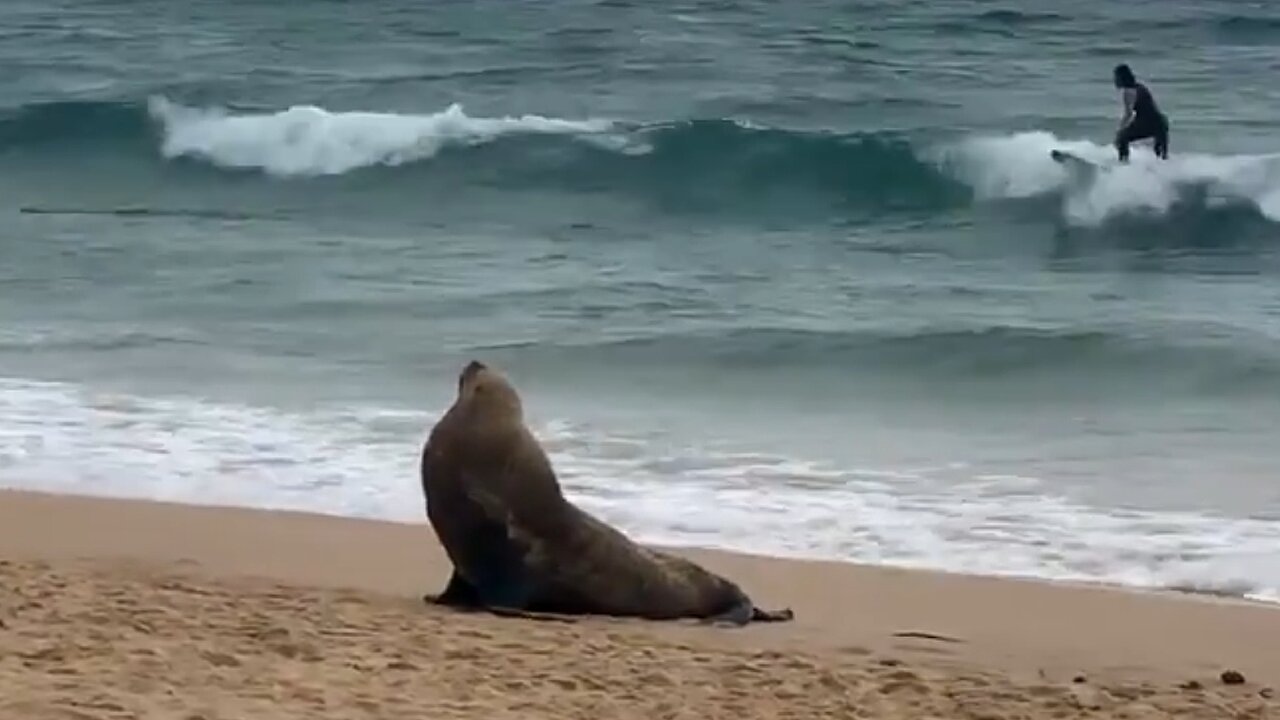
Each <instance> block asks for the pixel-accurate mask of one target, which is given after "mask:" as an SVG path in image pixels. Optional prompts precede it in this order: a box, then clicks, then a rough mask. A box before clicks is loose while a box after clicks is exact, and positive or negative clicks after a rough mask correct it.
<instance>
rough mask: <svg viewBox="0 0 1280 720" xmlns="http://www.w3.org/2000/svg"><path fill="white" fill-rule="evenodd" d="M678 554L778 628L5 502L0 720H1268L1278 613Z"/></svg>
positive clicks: (290, 528) (406, 533)
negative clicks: (471, 582) (739, 588)
mask: <svg viewBox="0 0 1280 720" xmlns="http://www.w3.org/2000/svg"><path fill="white" fill-rule="evenodd" d="M681 552H685V553H687V554H689V555H691V556H693V557H695V558H696V559H698V560H700V561H702V562H704V563H706V564H707V565H708V566H709V567H711V568H712V569H715V570H717V571H719V572H722V573H725V574H727V575H728V576H730V577H732V578H734V579H735V580H738V581H739V582H741V583H742V584H743V585H744V587H746V588H747V589H748V591H749V592H751V593H752V595H753V596H755V597H756V598H757V600H758V602H760V603H761V604H762V605H765V606H770V607H772V606H777V605H790V606H791V607H793V608H794V609H795V611H796V620H795V622H793V623H782V624H771V625H760V626H749V627H747V628H743V629H715V628H706V627H695V626H691V625H688V624H683V623H647V622H638V621H609V620H603V619H599V620H597V619H591V620H579V621H578V622H574V623H567V624H566V623H541V622H535V621H528V620H516V619H509V618H497V617H493V616H489V615H484V614H461V613H456V612H451V611H446V610H443V609H439V608H434V607H427V606H424V605H423V604H422V603H421V601H420V600H419V598H420V596H421V595H422V593H424V592H434V591H436V590H438V589H439V588H440V587H441V586H442V583H443V582H444V579H445V578H446V576H447V572H448V564H447V562H446V561H445V559H444V556H443V553H442V552H441V551H440V549H439V547H438V546H437V545H436V544H435V541H434V537H433V535H432V533H431V531H430V529H429V527H428V526H427V525H426V524H425V523H411V524H396V523H385V522H376V521H367V520H353V519H344V518H334V517H326V516H317V515H305V514H299V513H283V512H268V511H255V510H247V509H234V508H211V507H191V506H182V505H171V504H163V503H153V502H143V501H131V500H110V499H92V498H84V497H71V496H58V495H43V494H34V493H25V492H0V717H4V718H8V717H14V718H19V717H21V718H30V719H31V720H36V719H38V718H72V717H76V718H88V717H93V718H98V717H102V718H107V717H110V718H162V717H163V718H172V717H185V718H196V717H201V718H205V720H220V719H224V718H225V719H227V720H230V719H231V718H256V719H263V720H275V719H276V718H308V720H315V719H317V718H343V719H344V720H347V719H350V718H366V717H367V718H402V717H403V718H415V719H418V718H432V719H433V720H436V719H442V718H486V719H488V718H523V719H529V718H558V719H559V718H584V719H586V718H592V719H599V720H611V719H613V718H718V717H734V718H736V719H738V720H743V719H750V718H784V717H786V718H808V717H862V718H868V717H871V718H875V717H881V718H926V717H938V718H941V717H946V718H976V717H988V718H999V717H1031V718H1038V717H1044V718H1050V717H1077V716H1082V715H1088V714H1094V715H1096V716H1099V717H1134V718H1142V717H1188V718H1210V717H1213V718H1217V717H1223V718H1226V717H1256V718H1266V717H1280V702H1277V700H1276V699H1275V698H1274V695H1273V692H1272V691H1271V688H1273V687H1280V643H1277V642H1275V641H1274V638H1277V637H1280V609H1277V608H1275V607H1272V606H1267V605H1261V604H1253V603H1248V602H1243V601H1234V600H1223V599H1215V598H1205V597H1197V596H1189V595H1180V594H1176V593H1140V592H1132V591H1122V590H1112V589H1105V588H1094V587H1080V586H1073V585H1059V584H1048V583H1039V582H1031V581H1022V580H1013V579H995V578H974V577H968V576H962V575H949V574H941V573H931V572H923V571H909V570H894V569H884V568H875V567H865V566H858V565H849V564H842V563H829V562H806V561H796V560H779V559H771V558H761V557H753V556H748V555H741V554H733V553H724V552H711V551H701V550H682V551H681ZM1228 670H1231V671H1237V672H1239V673H1240V674H1241V676H1242V677H1243V680H1244V682H1242V683H1239V684H1228V683H1225V682H1224V681H1223V679H1222V674H1223V672H1224V671H1228ZM1231 679H1232V680H1234V679H1235V678H1231Z"/></svg>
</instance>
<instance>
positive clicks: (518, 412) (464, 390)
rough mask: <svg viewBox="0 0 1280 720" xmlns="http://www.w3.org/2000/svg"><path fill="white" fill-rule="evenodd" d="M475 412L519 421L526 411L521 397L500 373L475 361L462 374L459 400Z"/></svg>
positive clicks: (459, 385)
mask: <svg viewBox="0 0 1280 720" xmlns="http://www.w3.org/2000/svg"><path fill="white" fill-rule="evenodd" d="M457 403H458V404H459V405H464V406H466V407H467V409H468V410H469V411H470V412H472V413H477V414H479V415H481V416H484V417H488V418H494V419H497V418H506V419H509V420H516V421H519V420H520V419H521V418H522V417H523V415H524V410H523V407H522V405H521V402H520V394H519V393H517V392H516V389H515V388H514V387H512V385H511V383H510V382H508V381H507V379H506V378H505V377H503V376H502V374H501V373H499V372H498V371H496V370H493V369H492V368H490V367H489V366H488V365H485V364H484V363H482V362H480V361H479V360H472V361H471V362H469V363H467V366H466V367H464V368H463V369H462V372H461V373H460V374H459V375H458V400H457Z"/></svg>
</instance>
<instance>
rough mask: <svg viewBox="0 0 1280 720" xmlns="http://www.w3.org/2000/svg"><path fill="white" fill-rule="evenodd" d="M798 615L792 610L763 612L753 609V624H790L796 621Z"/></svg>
mask: <svg viewBox="0 0 1280 720" xmlns="http://www.w3.org/2000/svg"><path fill="white" fill-rule="evenodd" d="M795 617H796V614H795V613H794V612H792V611H791V608H789V607H788V608H782V609H781V610H761V609H760V608H758V607H752V608H751V620H752V622H788V621H790V620H794V619H795Z"/></svg>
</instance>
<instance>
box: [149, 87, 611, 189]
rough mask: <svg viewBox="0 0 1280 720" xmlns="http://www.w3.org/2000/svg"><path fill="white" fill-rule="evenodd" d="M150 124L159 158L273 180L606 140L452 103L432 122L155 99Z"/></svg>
mask: <svg viewBox="0 0 1280 720" xmlns="http://www.w3.org/2000/svg"><path fill="white" fill-rule="evenodd" d="M149 109H150V112H151V115H152V117H154V118H155V119H157V120H158V121H159V122H160V123H161V125H162V127H163V132H164V141H163V145H162V147H161V152H162V153H163V154H164V156H165V157H167V158H174V157H180V156H189V157H195V158H199V159H202V160H206V161H208V162H211V163H213V164H215V165H217V166H220V167H229V168H256V169H261V170H264V171H266V172H268V173H271V174H273V175H280V176H297V175H331V174H339V173H345V172H349V171H351V170H354V169H357V168H361V167H367V166H371V165H379V164H380V165H400V164H403V163H408V162H413V161H416V160H423V159H426V158H430V157H433V156H435V155H436V153H438V152H439V151H440V150H441V149H442V148H444V147H445V146H447V145H477V144H482V143H486V142H490V141H492V140H494V139H495V138H498V137H501V136H504V135H515V134H543V135H570V136H583V137H588V138H590V137H591V136H601V137H599V138H598V139H597V141H598V142H602V143H604V144H609V143H610V141H611V140H612V138H610V137H608V136H607V135H604V134H605V133H607V132H608V131H609V130H610V128H611V127H612V123H610V122H609V121H606V120H595V119H588V120H564V119H559V118H548V117H543V116H540V115H523V116H520V117H497V118H483V117H481V118H473V117H470V116H468V115H467V114H466V113H464V112H463V110H462V106H460V105H457V104H454V105H450V106H449V108H448V109H446V110H444V111H443V112H438V113H434V114H429V115H401V114H397V113H386V112H330V111H328V110H325V109H323V108H319V107H316V106H313V105H296V106H294V107H291V108H289V109H287V110H283V111H281V112H275V113H257V114H239V115H237V114H232V113H230V112H228V111H226V110H225V109H222V108H192V107H186V106H184V105H180V104H177V103H174V102H171V101H169V100H168V99H166V98H163V97H155V98H152V99H151V101H150V104H149Z"/></svg>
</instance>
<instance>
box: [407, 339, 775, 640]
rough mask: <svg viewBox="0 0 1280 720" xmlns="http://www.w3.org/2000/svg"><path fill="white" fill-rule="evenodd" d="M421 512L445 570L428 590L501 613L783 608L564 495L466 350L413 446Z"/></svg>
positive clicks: (508, 402) (717, 612) (663, 614)
mask: <svg viewBox="0 0 1280 720" xmlns="http://www.w3.org/2000/svg"><path fill="white" fill-rule="evenodd" d="M421 473H422V489H423V494H424V495H425V498H426V503H427V517H428V519H429V520H430V522H431V525H432V527H433V528H434V530H435V532H436V534H437V536H438V537H439V538H440V542H441V544H442V545H443V546H444V549H445V552H446V553H447V554H448V556H449V559H450V561H451V562H452V563H453V566H454V569H453V573H452V575H451V576H450V578H449V582H448V585H447V586H446V588H445V590H444V591H443V592H442V593H441V594H440V595H438V596H430V595H428V596H426V597H425V599H426V600H427V601H429V602H433V603H440V604H444V605H450V606H455V607H460V608H473V609H480V608H483V609H488V610H491V611H493V612H498V613H500V614H508V615H509V614H517V615H521V614H528V615H533V614H539V613H552V614H558V615H611V616H619V617H640V618H647V619H653V620H669V619H677V618H699V619H702V620H705V621H712V622H723V623H731V624H734V625H744V624H746V623H748V622H751V621H753V620H754V621H757V622H761V621H765V622H768V621H784V620H790V619H792V617H793V614H792V612H791V610H790V609H789V608H785V609H782V610H774V611H768V610H761V609H760V608H757V607H756V606H755V605H754V604H753V603H752V601H751V599H750V598H749V597H748V596H747V595H746V593H745V592H743V591H742V589H741V588H739V587H738V586H737V585H736V584H734V583H733V582H731V581H729V580H726V579H725V578H722V577H720V576H718V575H715V574H713V573H711V572H709V571H707V570H705V569H704V568H702V567H701V566H699V565H697V564H696V563H693V562H691V561H689V560H686V559H684V558H680V557H676V556H674V555H669V554H667V553H664V552H660V551H657V550H654V549H651V548H647V547H643V546H641V545H639V544H637V543H635V542H633V541H631V540H630V539H629V538H627V536H626V535H624V534H622V533H621V532H619V531H618V530H616V529H614V528H612V527H610V526H609V525H607V524H605V523H604V522H602V521H601V520H599V519H598V518H596V517H594V516H592V515H590V514H588V513H587V512H585V511H583V510H581V509H580V508H578V507H576V506H575V505H573V504H572V503H570V502H569V501H568V500H567V499H566V498H565V497H564V495H563V493H562V492H561V489H560V483H559V481H558V480H557V478H556V474H555V471H554V470H553V469H552V467H551V462H550V460H549V459H548V458H547V455H546V453H545V452H543V450H542V447H541V445H540V444H539V443H538V441H537V439H536V438H534V436H533V434H532V433H531V432H530V431H529V429H528V428H527V427H526V425H525V423H524V412H523V406H522V403H521V401H520V395H519V393H517V392H516V390H515V388H514V387H512V385H511V384H510V383H509V382H508V381H507V380H506V378H504V377H503V376H502V375H501V374H499V373H497V372H495V371H494V370H492V369H490V368H488V367H486V366H485V365H483V364H482V363H480V362H477V361H472V362H471V363H469V364H468V365H467V366H466V368H464V369H463V371H462V373H461V374H460V375H459V378H458V395H457V398H456V399H455V401H454V403H453V405H452V406H451V407H450V408H449V410H448V412H446V413H445V415H444V417H443V418H441V419H440V421H439V422H438V423H437V424H436V425H435V427H434V428H432V430H431V434H430V436H429V437H428V438H427V442H426V445H425V447H424V448H423V452H422V466H421Z"/></svg>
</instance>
